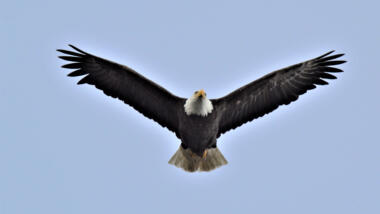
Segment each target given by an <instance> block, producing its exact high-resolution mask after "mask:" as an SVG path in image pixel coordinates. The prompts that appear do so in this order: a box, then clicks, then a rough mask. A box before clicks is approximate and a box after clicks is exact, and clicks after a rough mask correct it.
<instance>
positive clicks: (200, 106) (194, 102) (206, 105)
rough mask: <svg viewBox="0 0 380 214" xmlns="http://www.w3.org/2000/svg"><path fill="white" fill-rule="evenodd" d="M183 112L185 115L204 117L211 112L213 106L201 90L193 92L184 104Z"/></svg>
mask: <svg viewBox="0 0 380 214" xmlns="http://www.w3.org/2000/svg"><path fill="white" fill-rule="evenodd" d="M184 107H185V112H186V114H187V115H192V114H193V115H198V116H202V117H206V116H207V115H208V114H209V113H211V112H212V109H213V106H212V103H211V101H210V100H209V99H207V96H206V92H205V91H204V90H203V89H201V90H199V91H196V92H194V94H193V95H192V96H191V97H190V98H189V99H187V100H186V102H185V105H184Z"/></svg>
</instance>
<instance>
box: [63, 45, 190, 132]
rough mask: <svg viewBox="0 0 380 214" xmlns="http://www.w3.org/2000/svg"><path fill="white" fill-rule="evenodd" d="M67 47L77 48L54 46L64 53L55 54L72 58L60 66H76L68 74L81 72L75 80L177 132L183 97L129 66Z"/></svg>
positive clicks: (73, 75)
mask: <svg viewBox="0 0 380 214" xmlns="http://www.w3.org/2000/svg"><path fill="white" fill-rule="evenodd" d="M70 47H72V48H73V49H75V50H76V51H77V52H73V51H67V50H61V49H58V50H57V51H59V52H61V53H64V54H66V55H65V56H60V57H59V58H61V59H64V60H67V61H70V62H72V63H70V64H66V65H63V66H62V67H63V68H71V69H77V70H75V71H74V72H72V73H70V74H69V75H68V76H72V77H75V76H82V75H85V76H84V77H83V78H82V79H81V80H80V81H79V82H78V84H84V83H87V84H90V85H94V86H95V87H96V88H98V89H100V90H102V91H103V92H104V93H105V94H106V95H109V96H111V97H113V98H118V99H120V100H122V101H124V102H125V103H126V104H128V105H130V106H132V107H133V108H134V109H136V110H137V111H139V112H140V113H142V114H143V115H144V116H146V117H148V118H150V119H153V120H154V121H156V122H157V123H159V124H160V125H161V126H163V127H167V128H168V129H169V130H171V131H173V132H175V133H176V134H177V136H178V130H177V127H178V110H179V109H180V108H181V107H182V108H183V106H182V105H183V103H184V99H183V98H180V97H177V96H175V95H173V94H171V93H170V92H168V91H167V90H166V89H164V88H163V87H161V86H159V85H158V84H156V83H154V82H152V81H150V80H149V79H147V78H145V77H143V76H142V75H140V74H138V73H137V72H136V71H134V70H132V69H131V68H128V67H126V66H123V65H120V64H117V63H114V62H111V61H108V60H106V59H102V58H100V57H97V56H94V55H92V54H89V53H86V52H84V51H82V50H80V49H78V48H76V47H74V46H72V45H70Z"/></svg>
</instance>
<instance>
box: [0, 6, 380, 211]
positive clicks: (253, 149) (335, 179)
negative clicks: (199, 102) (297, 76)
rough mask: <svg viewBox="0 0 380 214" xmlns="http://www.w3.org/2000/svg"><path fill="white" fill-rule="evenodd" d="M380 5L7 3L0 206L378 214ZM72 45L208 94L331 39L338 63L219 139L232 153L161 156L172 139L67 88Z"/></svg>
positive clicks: (82, 90)
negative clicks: (306, 88)
mask: <svg viewBox="0 0 380 214" xmlns="http://www.w3.org/2000/svg"><path fill="white" fill-rule="evenodd" d="M379 8H380V4H379V3H378V1H325V0H321V1H310V2H306V1H277V2H276V1H265V3H255V1H223V0H218V1H186V2H185V1H174V0H172V1H168V0H162V1H146V0H140V1H104V2H103V3H99V2H94V1H80V2H77V1H70V0H67V1H56V2H53V1H18V2H17V1H6V2H4V3H2V5H1V9H0V27H1V34H0V44H1V45H0V47H1V50H0V56H1V60H0V61H1V65H2V66H1V78H0V98H1V99H0V117H1V122H0V214H21V213H28V214H51V213H54V214H68V213H70V214H83V213H91V214H100V213H182V214H187V213H191V214H193V213H260V214H267V213H268V214H269V213H276V214H277V213H290V214H298V213H299V214H301V213H302V214H304V213H308V214H314V213H315V214H320V213H324V214H329V213H331V214H333V213H334V214H336V213H345V214H351V213H352V214H353V213H365V214H378V213H380V145H379V142H380V140H379V131H380V130H379V120H380V114H379V113H380V112H379V109H380V98H379V97H380V96H379V92H380V71H379V67H380V63H379V62H380V52H379V48H380V47H379V44H380V43H379V38H380V28H379V20H380V14H379ZM69 43H70V44H74V45H76V46H78V47H79V48H82V49H83V50H85V51H88V52H90V53H93V54H96V55H99V56H101V57H104V58H107V59H110V60H113V61H117V62H119V63H122V64H125V65H128V66H130V67H132V68H134V69H135V70H137V71H138V72H140V73H141V74H143V75H145V76H147V77H149V78H150V79H152V80H153V81H156V82H158V83H159V84H161V85H163V86H165V87H166V88H167V89H168V90H170V91H172V92H173V93H175V94H177V95H179V96H182V97H188V96H190V95H191V94H192V93H193V91H195V90H197V89H201V88H203V89H205V90H206V92H207V94H208V96H209V97H211V98H216V97H220V96H223V95H225V94H226V93H229V92H231V91H232V90H234V89H236V88H238V87H240V86H242V85H243V84H246V83H248V82H250V81H252V80H255V79H256V78H259V77H261V76H262V75H264V74H266V73H268V72H271V71H273V70H276V69H280V68H283V67H285V66H288V65H291V64H294V63H298V62H301V61H303V60H307V59H310V58H313V57H316V56H318V55H320V54H323V53H325V52H327V51H329V50H333V49H334V50H337V52H339V53H346V56H345V57H344V59H345V60H347V61H348V63H346V64H344V65H342V66H339V67H340V68H343V69H344V70H345V73H342V74H338V80H335V81H330V83H331V84H330V85H328V86H324V87H318V88H317V89H315V90H313V91H311V92H310V93H307V94H306V95H304V96H301V97H300V99H299V100H298V101H297V102H295V103H293V104H292V105H289V106H283V107H280V108H279V109H278V110H276V111H275V112H273V113H271V114H269V115H267V116H266V117H263V118H261V119H258V120H255V121H254V122H251V123H249V124H246V125H244V126H243V127H240V128H239V129H237V130H235V131H232V132H229V133H227V134H225V135H223V136H222V137H221V138H219V140H218V142H219V143H218V146H219V147H220V150H221V151H222V153H223V154H224V155H225V157H226V158H227V160H228V161H229V164H228V165H227V166H224V167H222V168H219V169H217V170H215V171H212V172H210V173H194V174H189V173H186V172H184V171H182V170H180V169H178V168H175V167H173V166H171V165H168V164H167V161H168V160H169V158H170V157H171V156H172V155H173V153H174V152H175V151H176V150H177V148H178V146H179V140H178V139H177V138H176V137H175V136H174V134H172V133H171V132H169V131H168V130H167V129H163V128H161V127H160V126H159V125H158V124H156V123H154V122H153V121H151V120H148V119H146V118H144V117H143V116H142V115H140V114H139V113H137V112H135V111H134V110H133V109H132V108H130V107H128V106H126V105H124V104H123V103H122V102H120V101H118V100H115V99H112V98H110V97H107V96H105V95H104V94H103V93H101V92H100V91H98V90H97V89H95V88H94V87H90V86H77V85H76V82H77V81H78V79H75V78H68V77H66V74H67V73H68V71H67V70H64V69H61V68H60V66H61V65H62V64H63V62H62V61H61V60H59V59H58V58H57V55H58V53H57V52H56V51H55V50H56V49H57V48H67V44H69Z"/></svg>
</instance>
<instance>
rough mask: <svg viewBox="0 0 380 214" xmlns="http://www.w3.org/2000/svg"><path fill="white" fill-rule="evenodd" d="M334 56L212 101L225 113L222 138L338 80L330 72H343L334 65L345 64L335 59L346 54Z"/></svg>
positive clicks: (271, 75) (273, 75) (281, 72)
mask: <svg viewBox="0 0 380 214" xmlns="http://www.w3.org/2000/svg"><path fill="white" fill-rule="evenodd" d="M331 53H332V51H331V52H328V53H326V54H324V55H322V56H320V57H317V58H314V59H311V60H308V61H306V62H302V63H299V64H296V65H293V66H290V67H287V68H284V69H281V70H278V71H274V72H272V73H269V74H267V75H265V76H264V77H262V78H260V79H258V80H256V81H253V82H251V83H249V84H248V85H245V86H243V87H241V88H239V89H237V90H235V91H234V92H232V93H230V94H228V95H227V96H225V97H222V98H219V99H214V100H211V101H212V103H213V104H214V106H215V108H216V109H218V112H220V114H221V118H220V121H219V133H218V136H220V135H221V134H223V133H225V132H227V131H229V130H231V129H235V128H237V127H239V126H241V125H243V124H244V123H246V122H249V121H251V120H253V119H255V118H258V117H261V116H263V115H265V114H267V113H269V112H271V111H273V110H275V109H276V108H277V107H278V106H280V105H287V104H289V103H291V102H293V101H295V100H297V98H298V96H299V95H301V94H304V93H306V91H308V90H311V89H313V88H315V87H316V86H315V85H326V84H328V83H327V82H325V81H324V80H323V79H336V77H335V76H333V75H331V74H329V73H335V72H342V70H340V69H338V68H333V67H330V66H332V65H339V64H342V63H344V62H345V61H343V60H335V59H336V58H339V57H341V56H343V54H336V55H332V56H328V55H330V54H331Z"/></svg>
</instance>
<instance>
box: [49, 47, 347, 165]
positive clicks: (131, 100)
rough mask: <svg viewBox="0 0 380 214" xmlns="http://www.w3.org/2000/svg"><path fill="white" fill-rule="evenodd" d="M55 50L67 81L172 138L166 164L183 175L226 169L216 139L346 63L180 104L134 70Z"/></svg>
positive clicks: (284, 72)
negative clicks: (174, 145)
mask: <svg viewBox="0 0 380 214" xmlns="http://www.w3.org/2000/svg"><path fill="white" fill-rule="evenodd" d="M69 46H70V47H71V48H73V49H74V50H75V51H76V52H74V51H68V50H62V49H58V50H57V51H59V52H61V53H63V54H65V55H64V56H59V58H61V59H64V60H67V61H70V63H69V64H66V65H63V66H62V67H63V68H69V69H76V70H75V71H73V72H71V73H69V74H68V76H71V77H76V76H84V77H83V78H82V79H81V80H80V81H79V82H78V84H85V83H86V84H90V85H94V86H95V87H96V88H98V89H100V90H102V91H103V92H104V93H105V94H106V95H109V96H111V97H114V98H118V99H120V100H122V101H123V102H125V103H126V104H128V105H130V106H132V107H133V108H134V109H136V110H137V111H139V112H140V113H142V114H143V115H144V116H146V117H148V118H150V119H153V120H154V121H156V122H157V123H159V124H160V125H161V126H163V127H167V128H168V129H169V130H170V131H172V132H174V133H175V134H176V136H177V137H178V138H179V139H180V140H181V145H180V147H179V149H178V150H177V152H176V153H175V154H174V155H173V157H172V158H171V159H170V160H169V163H170V164H173V165H175V166H177V167H180V168H182V169H184V170H186V171H189V172H194V171H210V170H213V169H215V168H217V167H219V166H222V165H225V164H227V161H226V159H225V158H224V156H223V155H222V153H221V152H220V151H219V150H218V148H217V138H218V137H219V136H220V135H221V134H223V133H225V132H227V131H229V130H231V129H235V128H237V127H239V126H241V125H242V124H244V123H247V122H249V121H252V120H254V119H256V118H258V117H261V116H263V115H265V114H267V113H270V112H272V111H273V110H275V109H276V108H278V106H280V105H287V104H289V103H291V102H293V101H295V100H297V99H298V97H299V96H300V95H301V94H304V93H305V92H306V91H308V90H311V89H314V88H315V87H316V85H326V84H328V83H327V82H326V81H325V80H324V79H336V77H335V76H334V75H332V74H331V73H336V72H342V70H341V69H338V68H335V67H331V66H334V65H339V64H342V63H344V62H345V61H343V60H337V58H339V57H341V56H343V54H335V55H331V54H332V53H333V51H331V52H328V53H326V54H324V55H322V56H319V57H317V58H314V59H311V60H308V61H305V62H302V63H298V64H295V65H292V66H289V67H287V68H283V69H280V70H277V71H274V72H272V73H269V74H267V75H265V76H264V77H262V78H260V79H258V80H256V81H253V82H251V83H249V84H247V85H245V86H243V87H241V88H239V89H237V90H235V91H233V92H232V93H230V94H228V95H226V96H224V97H222V98H218V99H208V98H207V96H206V93H205V92H204V90H198V91H196V92H194V94H193V95H192V96H191V97H190V98H188V99H185V98H181V97H178V96H175V95H174V94H172V93H170V92H169V91H167V90H166V89H165V88H163V87H161V86H160V85H158V84H156V83H154V82H153V81H151V80H149V79H147V78H145V77H144V76H142V75H140V74H139V73H137V72H136V71H134V70H133V69H131V68H129V67H127V66H124V65H120V64H117V63H115V62H111V61H109V60H106V59H102V58H100V57H97V56H94V55H92V54H89V53H86V52H84V51H82V50H80V49H78V48H76V47H74V46H73V45H69Z"/></svg>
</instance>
